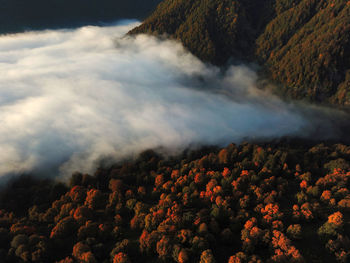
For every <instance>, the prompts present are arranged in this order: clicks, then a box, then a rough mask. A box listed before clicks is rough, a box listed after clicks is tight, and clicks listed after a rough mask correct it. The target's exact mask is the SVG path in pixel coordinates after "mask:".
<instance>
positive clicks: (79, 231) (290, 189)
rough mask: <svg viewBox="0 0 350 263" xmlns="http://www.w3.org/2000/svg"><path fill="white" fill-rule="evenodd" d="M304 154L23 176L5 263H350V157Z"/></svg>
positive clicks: (286, 146)
mask: <svg viewBox="0 0 350 263" xmlns="http://www.w3.org/2000/svg"><path fill="white" fill-rule="evenodd" d="M303 145H304V143H298V142H291V143H283V142H281V143H279V144H268V143H265V144H248V143H243V144H241V145H234V144H231V145H229V146H228V147H226V148H223V149H216V148H208V149H203V150H200V151H194V152H189V153H187V154H183V155H182V156H178V157H173V158H170V159H169V158H163V157H161V156H160V155H158V154H156V153H155V152H152V151H146V152H144V153H142V154H141V155H140V157H139V158H138V159H137V160H135V161H130V162H125V163H122V164H119V165H115V166H113V167H111V168H109V169H98V170H97V171H96V173H95V175H93V176H91V175H87V174H80V173H75V174H73V175H72V178H71V181H70V186H69V187H67V186H65V185H62V184H54V183H50V182H49V181H47V180H44V181H42V180H39V179H33V178H29V177H21V178H19V179H17V180H16V181H15V182H13V183H12V184H10V185H9V186H8V187H7V188H6V189H4V190H3V191H2V194H1V198H0V258H1V260H2V261H1V262H61V263H64V262H65V263H68V262H81V263H84V262H90V263H91V262H106V263H107V262H113V263H120V262H124V263H125V262H160V263H161V262H181V263H184V262H188V263H189V262H200V263H209V262H211V263H213V262H229V263H234V262H236V263H237V262H246V263H247V262H261V263H262V262H308V263H311V262H327V263H329V262H343V263H345V262H349V259H350V240H349V234H350V224H349V222H350V192H349V186H350V165H349V161H350V147H349V146H346V145H342V144H334V145H325V144H319V145H312V146H309V147H307V146H303Z"/></svg>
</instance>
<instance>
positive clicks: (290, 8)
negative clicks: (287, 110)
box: [130, 0, 350, 106]
mask: <svg viewBox="0 0 350 263" xmlns="http://www.w3.org/2000/svg"><path fill="white" fill-rule="evenodd" d="M137 33H151V34H156V35H162V34H166V35H167V36H170V37H172V38H174V39H177V40H180V41H181V42H182V43H183V44H184V46H185V47H186V48H187V49H188V50H189V51H190V52H192V53H193V54H194V55H196V56H198V57H199V58H200V59H202V60H203V61H206V62H210V63H213V64H217V65H224V64H225V63H227V62H228V61H229V59H238V60H243V61H249V62H251V61H255V62H256V61H258V62H259V64H260V65H261V66H262V71H263V73H264V76H267V77H268V78H269V79H270V80H271V81H272V82H274V83H275V84H277V85H278V88H279V92H280V93H282V94H283V95H285V96H287V97H290V98H293V99H307V100H310V101H315V102H323V103H333V104H338V105H345V106H349V105H350V37H349V36H350V2H349V1H347V0H339V1H325V0H321V1H316V0H298V1H290V0H264V1H254V0H238V1H237V0H236V1H233V0H223V1H218V0H204V1H202V0H190V1H187V0H186V1H185V0H165V1H164V2H162V3H161V4H160V5H159V6H158V7H157V9H156V10H155V12H154V13H153V14H152V15H151V16H150V17H149V18H147V19H146V20H145V22H144V23H143V24H142V25H140V26H139V27H137V28H135V29H133V30H132V31H131V32H130V34H137Z"/></svg>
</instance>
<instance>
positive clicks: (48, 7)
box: [0, 0, 160, 34]
mask: <svg viewBox="0 0 350 263" xmlns="http://www.w3.org/2000/svg"><path fill="white" fill-rule="evenodd" d="M159 2H160V0H128V1H125V0H72V1H68V0H0V34H4V33H13V32H21V31H25V30H30V29H36V30H38V29H47V28H62V27H75V26H81V25H85V24H97V23H101V22H114V21H116V20H118V19H144V18H146V17H147V16H148V15H149V14H150V13H151V12H152V11H153V9H154V8H155V7H156V5H157V4H158V3H159Z"/></svg>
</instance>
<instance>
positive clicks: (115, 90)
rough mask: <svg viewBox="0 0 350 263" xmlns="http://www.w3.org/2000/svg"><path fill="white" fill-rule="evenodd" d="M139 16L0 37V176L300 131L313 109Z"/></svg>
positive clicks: (83, 167)
mask: <svg viewBox="0 0 350 263" xmlns="http://www.w3.org/2000/svg"><path fill="white" fill-rule="evenodd" d="M135 25H136V24H135V23H129V24H127V25H116V26H108V27H83V28H79V29H76V30H58V31H42V32H28V33H24V34H16V35H7V36H1V37H0V175H6V174H10V173H22V172H29V171H32V170H38V169H39V170H40V169H42V168H47V169H49V168H52V167H54V168H57V167H59V170H60V173H62V174H65V175H69V174H70V173H71V172H73V171H75V170H79V171H82V172H91V171H92V169H94V167H93V165H94V164H95V161H96V160H98V159H99V158H100V157H101V156H108V155H112V156H114V157H115V158H122V157H125V156H128V155H132V154H137V153H138V152H140V151H142V150H144V149H147V148H155V147H159V146H162V147H165V148H168V149H177V150H179V149H183V148H185V147H188V146H189V145H193V144H222V145H224V144H227V143H230V142H239V141H241V140H243V139H246V138H261V137H262V138H266V137H267V138H278V137H281V136H286V135H296V134H300V132H301V131H305V129H306V128H308V127H309V126H310V120H309V119H308V117H305V116H303V114H302V113H301V112H300V111H299V110H296V107H295V106H293V105H287V104H285V103H283V102H282V101H281V100H279V99H277V98H276V97H274V96H271V95H269V94H266V93H264V92H262V91H260V90H258V89H257V88H256V80H257V76H256V73H255V72H254V71H253V70H252V69H250V68H248V67H246V66H232V67H231V68H230V69H228V70H227V72H225V73H222V72H220V71H219V70H218V69H217V68H215V67H212V66H208V65H205V64H203V63H201V62H200V61H199V60H198V59H196V58H195V57H193V56H192V55H190V54H189V53H188V52H186V51H185V50H184V49H183V48H182V46H181V45H180V44H178V43H175V42H173V41H160V40H157V39H155V38H153V37H150V36H145V35H140V36H137V37H136V38H126V37H123V36H124V34H125V33H126V32H127V31H128V30H129V29H131V28H132V27H134V26H135Z"/></svg>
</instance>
